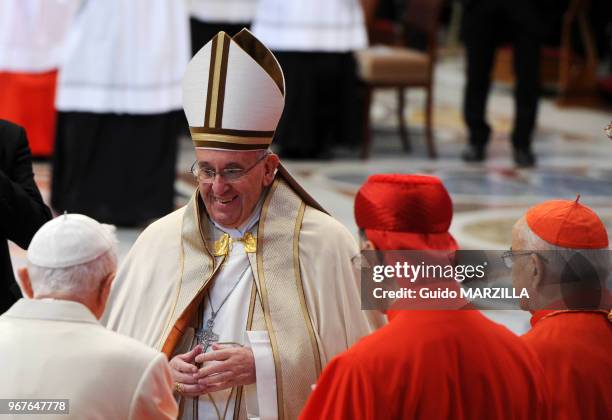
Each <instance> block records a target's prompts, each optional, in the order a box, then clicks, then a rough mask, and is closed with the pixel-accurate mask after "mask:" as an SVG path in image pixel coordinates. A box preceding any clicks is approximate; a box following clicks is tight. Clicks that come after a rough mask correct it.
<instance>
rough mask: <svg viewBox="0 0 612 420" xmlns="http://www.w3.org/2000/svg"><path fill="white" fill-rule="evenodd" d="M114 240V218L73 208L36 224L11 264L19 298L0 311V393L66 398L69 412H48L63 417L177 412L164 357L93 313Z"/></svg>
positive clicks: (105, 289) (111, 267) (169, 415)
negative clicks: (106, 221)
mask: <svg viewBox="0 0 612 420" xmlns="http://www.w3.org/2000/svg"><path fill="white" fill-rule="evenodd" d="M116 245H117V238H116V236H115V232H114V227H113V226H108V225H101V224H100V223H98V222H96V221H95V220H93V219H91V218H89V217H87V216H84V215H81V214H66V215H62V216H60V217H58V218H56V219H54V220H51V221H49V222H47V223H45V224H44V226H42V227H41V228H40V229H39V230H38V231H37V232H36V234H35V235H34V237H33V238H32V243H31V244H30V248H29V249H28V267H27V268H21V269H20V270H19V280H20V282H19V283H20V286H21V288H22V290H23V294H24V295H25V296H26V298H24V299H20V300H19V301H17V302H16V303H15V304H14V305H13V306H12V307H11V308H10V309H9V310H8V311H7V312H6V313H5V314H4V315H3V316H1V317H0V352H2V361H0V369H2V373H3V378H4V379H3V380H2V382H1V383H0V395H11V396H12V398H41V397H42V396H44V398H53V399H56V398H61V399H66V400H67V404H68V405H69V406H68V407H66V413H68V414H69V415H66V416H63V415H62V416H57V415H56V416H55V417H62V418H69V419H84V418H91V417H92V416H94V417H97V418H104V419H127V418H129V419H159V420H161V419H168V420H169V419H175V418H176V415H177V411H178V409H177V405H176V401H175V400H174V397H173V395H172V378H171V376H170V369H169V367H168V361H167V360H166V358H165V356H164V355H163V354H161V353H159V352H157V351H154V350H152V349H150V348H148V347H147V346H145V345H144V344H142V343H140V342H138V341H136V340H132V339H131V338H128V337H125V336H122V335H119V334H116V333H114V332H112V331H109V330H107V329H106V328H104V327H103V326H102V325H100V323H99V322H98V319H99V318H100V317H101V316H102V313H103V312H104V308H105V306H106V300H107V298H108V294H109V292H110V288H111V284H112V282H113V279H114V277H115V271H116V270H117V251H116ZM119 378H120V379H119ZM118 379H119V380H118ZM101 395H103V396H104V397H103V398H101ZM94 413H95V414H94Z"/></svg>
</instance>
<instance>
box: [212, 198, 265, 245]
mask: <svg viewBox="0 0 612 420" xmlns="http://www.w3.org/2000/svg"><path fill="white" fill-rule="evenodd" d="M264 197H265V194H262V195H261V198H260V199H259V201H258V202H257V205H256V206H255V208H254V209H253V212H252V213H251V216H249V218H248V219H247V220H246V221H245V222H244V223H243V224H242V225H240V226H239V227H237V228H228V227H225V226H221V225H220V224H218V223H217V222H215V221H214V220H213V219H212V218H211V217H210V216H209V218H210V220H211V221H212V222H213V224H214V225H215V227H216V228H217V229H219V230H220V231H222V232H225V233H227V234H228V235H229V236H230V237H231V238H232V239H239V238H242V237H243V236H244V234H245V233H247V232H248V231H250V230H251V229H253V226H255V225H256V224H257V223H259V218H260V217H261V208H262V207H263V201H264Z"/></svg>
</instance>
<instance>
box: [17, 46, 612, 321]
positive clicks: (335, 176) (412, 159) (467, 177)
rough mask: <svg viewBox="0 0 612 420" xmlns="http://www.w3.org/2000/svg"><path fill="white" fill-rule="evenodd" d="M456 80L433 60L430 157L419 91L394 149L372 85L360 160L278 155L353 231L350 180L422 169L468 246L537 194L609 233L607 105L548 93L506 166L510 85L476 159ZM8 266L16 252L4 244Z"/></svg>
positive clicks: (493, 104)
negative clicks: (585, 213) (450, 206)
mask: <svg viewBox="0 0 612 420" xmlns="http://www.w3.org/2000/svg"><path fill="white" fill-rule="evenodd" d="M463 84H464V77H463V63H462V60H461V59H460V58H458V57H450V58H445V59H443V60H442V61H441V62H440V64H439V66H438V68H437V70H436V82H435V137H436V144H437V147H438V151H439V155H440V157H439V158H438V159H437V160H435V161H432V160H429V159H427V157H426V154H425V149H424V144H423V137H422V126H423V124H422V123H423V113H422V111H421V108H422V103H423V95H422V93H421V92H418V91H410V92H408V94H407V103H408V108H407V111H406V114H405V118H406V121H407V122H408V125H409V127H410V134H411V140H412V145H413V152H412V153H411V154H405V153H403V152H402V150H401V147H400V142H399V136H398V134H397V130H396V127H397V122H396V121H395V118H396V117H395V94H394V93H393V92H379V93H377V94H376V96H375V100H374V105H373V107H372V110H371V113H372V118H373V122H374V130H375V131H374V147H373V153H372V158H371V159H369V160H368V161H361V160H359V159H358V158H357V156H358V151H357V150H349V149H344V150H342V149H340V150H337V151H336V152H337V153H336V154H337V159H335V160H333V161H332V162H309V161H288V162H286V164H287V166H288V167H289V169H290V170H291V171H292V172H293V173H294V174H295V175H296V176H297V178H298V179H299V180H300V182H301V183H302V184H303V186H304V187H305V188H306V189H307V190H308V191H309V192H310V193H311V194H312V195H313V196H314V197H316V198H317V199H318V200H319V202H320V203H321V204H322V205H323V206H324V207H325V208H327V209H328V211H329V212H330V213H331V214H332V215H334V216H335V217H336V218H338V219H339V220H340V221H341V222H342V223H344V224H345V225H346V226H347V227H348V228H349V229H351V231H353V232H356V227H355V224H354V221H353V210H352V203H353V197H354V194H355V192H356V191H357V189H358V188H359V186H360V184H361V183H362V182H363V181H364V180H365V179H366V177H367V176H368V175H370V174H374V173H427V174H433V175H436V176H439V177H440V178H441V179H442V180H443V181H444V183H445V185H446V186H447V188H448V190H449V192H450V194H451V196H452V199H453V202H454V210H455V217H454V219H453V223H452V225H451V232H452V233H453V235H455V237H456V238H457V240H458V242H459V244H460V245H461V246H462V247H464V248H470V249H505V248H507V247H508V246H509V243H510V229H511V227H512V224H513V223H514V221H515V220H516V219H517V218H518V217H520V215H521V214H522V213H523V212H524V211H525V210H526V209H527V208H528V207H529V206H531V205H533V204H535V203H538V202H540V201H542V200H545V199H551V198H565V199H573V198H575V197H576V194H580V195H581V201H582V202H583V203H584V204H587V205H589V206H591V207H592V208H593V209H594V210H595V211H596V212H597V213H598V214H600V215H601V216H602V217H603V218H604V219H605V222H606V224H607V226H608V228H609V232H611V233H612V141H610V140H608V139H607V138H606V136H605V134H604V133H603V128H604V127H605V126H606V125H607V124H608V123H609V122H610V120H611V119H612V111H609V112H604V111H593V110H585V109H580V108H567V109H563V108H558V107H557V106H556V105H555V104H554V101H553V100H552V99H550V98H548V99H547V98H544V99H543V100H542V101H541V103H540V113H539V122H538V130H537V133H536V136H535V141H534V150H535V152H536V154H537V156H538V159H539V160H538V167H537V168H536V169H532V170H516V169H515V168H514V166H513V164H512V161H511V148H510V143H509V133H510V130H511V126H512V118H513V100H512V93H511V90H510V89H509V88H508V87H506V86H495V88H494V89H493V91H492V92H491V97H490V99H489V119H490V122H491V124H492V127H493V129H494V134H493V138H492V141H491V143H490V145H489V150H488V155H489V159H488V160H487V161H486V163H484V164H482V165H468V164H464V163H463V162H462V161H461V160H460V159H459V154H460V151H461V149H462V147H463V146H464V144H465V141H466V140H465V139H466V136H465V129H464V127H463V123H462V119H461V100H462V89H463ZM192 162H193V150H192V149H191V145H190V142H189V140H188V139H182V141H181V143H180V153H179V161H178V163H177V174H178V176H177V181H176V191H177V196H176V204H177V206H180V205H182V204H184V203H185V202H186V200H187V198H188V196H189V195H190V194H191V192H192V191H193V187H194V184H193V183H192V182H191V180H190V178H189V177H188V176H185V175H186V174H187V171H188V169H189V167H190V166H191V163H192ZM35 175H36V180H37V183H38V184H39V186H40V187H41V190H42V191H43V195H44V196H45V198H46V199H48V193H49V179H50V168H49V165H48V164H36V165H35ZM138 233H139V231H138V230H136V229H120V230H119V238H120V253H121V256H124V255H125V253H126V252H127V250H128V249H129V248H130V246H131V244H132V243H133V242H134V240H135V239H136V237H137V235H138ZM11 253H12V257H13V260H14V265H15V266H16V267H19V266H22V265H23V262H24V255H25V254H24V252H23V251H22V250H21V249H19V248H18V247H17V246H15V245H13V244H11ZM486 314H487V315H488V316H490V317H491V318H493V319H495V320H496V321H498V322H501V323H504V324H505V325H507V326H508V327H509V328H511V329H512V330H514V331H515V332H523V331H525V330H526V328H527V326H528V324H527V319H528V315H527V314H525V313H520V312H518V311H488V312H486Z"/></svg>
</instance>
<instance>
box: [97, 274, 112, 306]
mask: <svg viewBox="0 0 612 420" xmlns="http://www.w3.org/2000/svg"><path fill="white" fill-rule="evenodd" d="M115 274H116V273H114V272H113V273H110V274H109V275H108V276H106V277H105V278H104V279H103V280H102V282H101V283H100V289H99V290H100V292H99V294H98V302H97V303H98V304H99V305H101V306H102V312H104V308H105V307H106V301H107V300H108V295H109V294H110V291H111V286H112V284H113V280H115Z"/></svg>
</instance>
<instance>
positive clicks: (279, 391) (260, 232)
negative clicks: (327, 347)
mask: <svg viewBox="0 0 612 420" xmlns="http://www.w3.org/2000/svg"><path fill="white" fill-rule="evenodd" d="M277 187H278V179H274V182H273V183H272V186H271V187H270V191H269V192H268V195H267V196H266V199H265V200H264V203H263V206H262V208H261V216H260V218H259V226H258V227H257V238H258V240H259V241H260V242H263V239H264V229H265V226H264V224H265V220H266V216H267V215H268V208H269V206H270V200H271V199H272V196H273V195H274V191H276V188H277ZM257 278H258V279H259V285H260V287H261V303H262V307H263V308H262V309H263V311H264V318H265V320H266V326H267V328H268V335H269V336H270V345H271V347H272V357H273V358H274V373H275V376H276V404H277V410H278V419H279V420H283V418H284V409H283V387H282V384H283V376H282V371H281V363H280V355H279V354H278V344H277V342H276V334H275V333H274V327H273V325H272V318H271V316H270V305H269V302H268V292H267V290H266V286H265V284H266V281H265V276H264V273H263V252H258V253H257Z"/></svg>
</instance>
